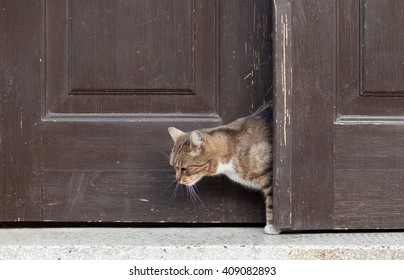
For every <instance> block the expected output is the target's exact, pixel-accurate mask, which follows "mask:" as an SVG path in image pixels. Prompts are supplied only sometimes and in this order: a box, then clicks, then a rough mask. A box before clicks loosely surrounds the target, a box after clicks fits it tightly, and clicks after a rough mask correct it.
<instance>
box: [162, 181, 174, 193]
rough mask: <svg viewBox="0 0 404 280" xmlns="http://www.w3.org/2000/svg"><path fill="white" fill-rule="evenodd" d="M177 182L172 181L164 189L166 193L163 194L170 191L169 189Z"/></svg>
mask: <svg viewBox="0 0 404 280" xmlns="http://www.w3.org/2000/svg"><path fill="white" fill-rule="evenodd" d="M175 182H177V179H174V181H172V182H171V183H170V184H169V185H168V186H167V187H166V188H165V189H164V192H163V193H165V192H166V191H168V189H169V188H170V187H171V186H172V185H173V184H174V183H175Z"/></svg>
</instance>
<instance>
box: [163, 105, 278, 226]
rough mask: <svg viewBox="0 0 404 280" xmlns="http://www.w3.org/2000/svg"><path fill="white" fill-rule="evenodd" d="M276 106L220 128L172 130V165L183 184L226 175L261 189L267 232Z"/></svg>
mask: <svg viewBox="0 0 404 280" xmlns="http://www.w3.org/2000/svg"><path fill="white" fill-rule="evenodd" d="M272 127H273V124H272V106H271V104H269V103H267V104H264V105H263V106H261V107H260V108H259V109H258V110H257V111H256V112H255V113H254V114H252V115H250V116H248V117H245V118H240V119H237V120H236V121H234V122H232V123H230V124H228V125H225V126H220V127H216V128H209V129H200V130H194V131H191V132H183V131H181V130H179V129H177V128H175V127H169V128H168V132H169V133H170V135H171V137H172V139H173V140H174V147H173V149H172V151H171V155H170V164H171V165H172V166H173V167H174V168H175V173H176V179H177V181H178V182H179V183H180V184H183V185H186V186H194V185H195V184H196V183H197V182H198V181H199V180H200V179H202V177H204V176H215V175H219V174H224V175H226V176H227V177H229V178H230V179H231V180H233V181H235V182H237V183H240V184H241V185H243V186H245V187H248V188H252V189H256V190H260V191H262V192H263V194H264V195H265V200H266V220H267V225H266V226H265V233H268V234H277V233H278V231H277V229H276V228H275V227H274V226H273V224H272V219H273V214H272V143H271V139H272Z"/></svg>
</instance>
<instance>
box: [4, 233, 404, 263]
mask: <svg viewBox="0 0 404 280" xmlns="http://www.w3.org/2000/svg"><path fill="white" fill-rule="evenodd" d="M0 259H1V260H19V259H24V260H27V259H39V260H57V259H63V260H67V259H68V260H71V259H79V260H100V259H102V260H131V259H139V260H141V259H155V260H157V259H158V260H178V259H189V260H203V259H223V260H226V259H232V260H237V259H249V260H254V259H276V260H301V259H361V260H362V259H404V232H403V233H401V232H390V233H389V232H387V233H385V232H380V233H327V234H283V235H276V236H268V235H265V234H264V233H263V229H262V228H241V227H240V228H235V227H234V228H233V227H232V228H214V227H212V228H44V229H29V228H24V229H0Z"/></svg>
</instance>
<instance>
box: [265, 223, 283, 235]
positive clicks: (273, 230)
mask: <svg viewBox="0 0 404 280" xmlns="http://www.w3.org/2000/svg"><path fill="white" fill-rule="evenodd" d="M264 232H265V233H266V234H271V235H274V234H279V233H280V231H279V230H278V229H276V228H275V227H274V225H266V226H265V228H264Z"/></svg>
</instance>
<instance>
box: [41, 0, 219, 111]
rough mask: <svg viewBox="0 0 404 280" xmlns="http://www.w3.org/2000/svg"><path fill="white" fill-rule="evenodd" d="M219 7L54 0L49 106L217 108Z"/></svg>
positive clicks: (189, 3)
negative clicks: (216, 66)
mask: <svg viewBox="0 0 404 280" xmlns="http://www.w3.org/2000/svg"><path fill="white" fill-rule="evenodd" d="M217 13H218V11H217V8H216V5H215V1H204V2H203V4H198V5H196V4H195V2H194V1H185V0H184V1H178V0H175V1H172V0H170V1H152V0H151V1H146V0H144V1H128V0H126V1H96V0H93V1H73V0H70V1H66V0H58V1H49V3H47V6H46V18H47V20H46V23H45V24H46V29H45V30H46V36H47V48H46V61H47V67H46V68H47V79H46V83H47V84H46V88H47V93H46V100H45V104H46V109H45V114H46V115H48V114H51V115H52V114H55V113H69V114H70V113H92V114H94V113H99V114H105V113H114V114H117V113H178V112H181V113H215V111H216V106H217V102H216V101H217V97H216V94H217V92H216V82H217V81H216V75H217V73H216V68H215V60H214V59H215V57H216V43H215V42H216V40H215V38H216V33H217V30H216V29H217V24H216V22H215V21H216V20H217ZM99 117H102V115H101V116H100V115H97V118H99Z"/></svg>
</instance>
